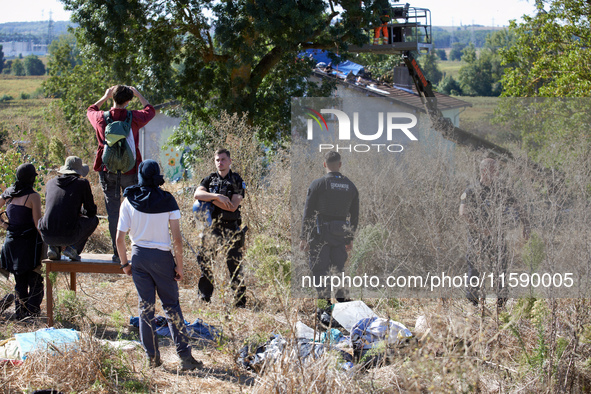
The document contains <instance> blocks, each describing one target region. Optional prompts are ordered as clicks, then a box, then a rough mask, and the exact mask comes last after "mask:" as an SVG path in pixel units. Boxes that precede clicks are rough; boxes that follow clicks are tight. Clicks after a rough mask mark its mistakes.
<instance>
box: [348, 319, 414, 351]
mask: <svg viewBox="0 0 591 394" xmlns="http://www.w3.org/2000/svg"><path fill="white" fill-rule="evenodd" d="M412 336H413V335H412V333H411V332H410V330H409V329H408V328H406V327H405V326H404V324H402V323H400V322H397V321H394V320H388V319H383V318H381V317H370V318H365V319H361V320H360V321H359V322H357V324H355V326H353V328H352V329H351V346H353V349H364V350H366V349H371V348H373V347H375V346H376V345H378V344H380V343H381V342H383V341H386V342H387V343H388V344H394V345H397V344H402V343H404V341H405V340H406V339H407V338H412Z"/></svg>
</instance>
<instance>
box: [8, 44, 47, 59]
mask: <svg viewBox="0 0 591 394" xmlns="http://www.w3.org/2000/svg"><path fill="white" fill-rule="evenodd" d="M0 45H2V52H4V57H5V58H8V59H9V58H16V57H19V55H23V57H26V56H29V55H36V56H45V55H47V44H34V43H33V41H5V42H0Z"/></svg>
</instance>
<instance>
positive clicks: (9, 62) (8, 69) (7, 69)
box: [2, 60, 12, 74]
mask: <svg viewBox="0 0 591 394" xmlns="http://www.w3.org/2000/svg"><path fill="white" fill-rule="evenodd" d="M11 69H12V60H6V61H5V62H4V68H3V69H2V74H10V72H11Z"/></svg>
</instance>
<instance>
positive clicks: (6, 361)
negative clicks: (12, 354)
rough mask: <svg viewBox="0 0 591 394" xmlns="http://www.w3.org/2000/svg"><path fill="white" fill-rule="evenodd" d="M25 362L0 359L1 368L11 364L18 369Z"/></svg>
mask: <svg viewBox="0 0 591 394" xmlns="http://www.w3.org/2000/svg"><path fill="white" fill-rule="evenodd" d="M22 363H23V362H22V361H21V360H14V359H6V358H0V366H2V365H6V364H10V365H12V366H13V367H18V366H19V365H21V364H22Z"/></svg>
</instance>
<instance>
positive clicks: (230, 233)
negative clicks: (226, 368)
mask: <svg viewBox="0 0 591 394" xmlns="http://www.w3.org/2000/svg"><path fill="white" fill-rule="evenodd" d="M231 164H232V159H231V157H230V152H229V151H228V150H227V149H219V150H217V151H216V152H215V165H216V168H217V172H212V173H211V174H209V175H208V176H206V177H205V178H203V180H202V181H201V183H200V184H199V187H197V190H195V195H194V198H195V199H196V200H200V201H205V202H211V203H212V204H213V206H214V208H213V212H212V215H211V216H212V225H211V228H210V231H206V232H205V233H204V237H203V246H202V248H201V251H200V253H199V254H198V256H197V262H198V263H199V266H200V268H201V277H200V278H199V292H200V293H201V298H202V299H203V300H204V301H206V302H210V300H211V295H212V294H213V290H214V284H213V275H212V272H211V259H212V258H213V257H214V256H215V253H216V246H217V245H223V248H224V251H225V252H226V250H227V252H226V253H227V257H226V263H227V265H228V270H229V271H230V275H231V277H232V288H233V289H234V292H235V295H234V305H235V306H237V307H244V306H245V305H246V295H245V292H246V287H245V285H244V279H243V276H242V268H241V265H240V264H241V260H242V246H243V245H244V232H243V231H241V230H240V226H241V224H242V219H241V217H240V203H241V202H242V199H243V198H244V189H245V184H244V181H243V180H242V178H241V177H240V175H238V174H237V173H235V172H232V170H231V169H230V165H231Z"/></svg>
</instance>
